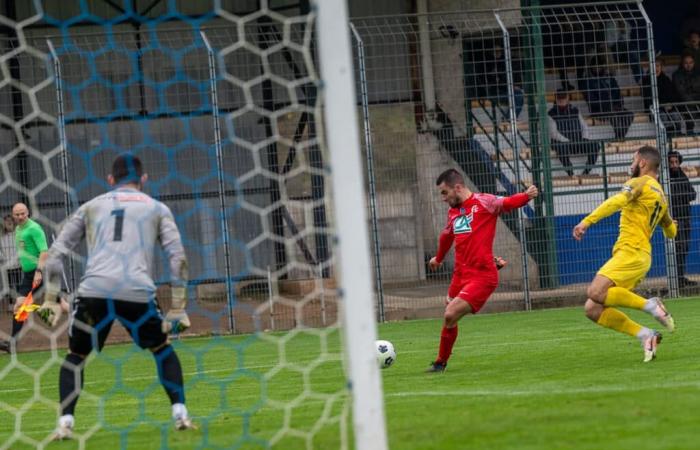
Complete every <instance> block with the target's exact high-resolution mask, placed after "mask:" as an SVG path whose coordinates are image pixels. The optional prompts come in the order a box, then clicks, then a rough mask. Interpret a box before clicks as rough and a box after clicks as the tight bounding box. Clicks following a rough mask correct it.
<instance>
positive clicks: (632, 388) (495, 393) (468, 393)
mask: <svg viewBox="0 0 700 450" xmlns="http://www.w3.org/2000/svg"><path fill="white" fill-rule="evenodd" d="M684 387H693V388H697V389H700V382H697V381H696V382H687V383H660V384H648V385H642V386H640V385H628V386H622V385H617V386H589V387H584V388H571V389H530V390H507V389H502V390H496V389H493V390H484V389H475V390H459V391H454V390H452V391H415V392H385V393H384V396H385V397H486V396H489V397H527V396H533V395H569V394H598V393H601V394H602V393H607V392H636V391H648V390H655V389H663V388H667V389H673V388H684Z"/></svg>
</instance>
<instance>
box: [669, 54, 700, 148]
mask: <svg viewBox="0 0 700 450" xmlns="http://www.w3.org/2000/svg"><path fill="white" fill-rule="evenodd" d="M673 85H674V86H675V87H676V91H678V96H679V97H680V101H681V102H696V101H700V73H699V72H698V70H697V67H696V66H695V58H694V57H693V55H692V54H691V53H687V52H686V53H683V55H682V56H681V65H680V66H679V67H678V70H676V71H675V72H673ZM683 117H684V119H685V132H686V133H687V134H691V133H692V132H693V129H694V128H695V117H693V108H692V106H686V107H684V112H683Z"/></svg>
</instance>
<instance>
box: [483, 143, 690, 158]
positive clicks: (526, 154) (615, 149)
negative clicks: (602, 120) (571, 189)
mask: <svg viewBox="0 0 700 450" xmlns="http://www.w3.org/2000/svg"><path fill="white" fill-rule="evenodd" d="M698 144H699V145H700V139H699V140H698ZM645 145H650V146H652V147H655V146H656V139H632V140H628V141H612V142H606V143H605V153H606V154H608V155H614V154H618V153H634V152H636V151H637V149H639V147H642V146H645ZM685 148H687V147H685ZM549 156H550V157H551V158H557V154H556V152H555V151H554V150H550V152H549ZM531 157H532V151H531V149H530V148H529V147H523V148H521V149H520V159H524V160H528V159H530V158H531ZM491 159H492V160H494V161H496V160H497V159H500V160H501V161H512V160H513V149H511V148H502V149H499V150H498V152H494V153H493V154H491Z"/></svg>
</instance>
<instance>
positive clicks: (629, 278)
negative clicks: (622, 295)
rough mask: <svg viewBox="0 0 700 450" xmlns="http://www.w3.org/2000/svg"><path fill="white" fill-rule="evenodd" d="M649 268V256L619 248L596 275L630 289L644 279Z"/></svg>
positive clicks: (644, 253)
mask: <svg viewBox="0 0 700 450" xmlns="http://www.w3.org/2000/svg"><path fill="white" fill-rule="evenodd" d="M650 268H651V255H650V254H648V253H647V252H643V251H639V250H634V249H631V248H620V249H617V250H615V251H614V252H613V255H612V258H610V259H609V260H608V262H606V263H605V264H603V267H601V268H600V270H599V271H598V275H602V276H604V277H606V278H609V279H610V280H612V281H613V283H615V285H616V286H619V287H621V288H625V289H632V288H634V287H635V286H637V285H638V284H639V282H640V281H642V280H643V279H644V277H645V276H646V274H647V272H649V269H650Z"/></svg>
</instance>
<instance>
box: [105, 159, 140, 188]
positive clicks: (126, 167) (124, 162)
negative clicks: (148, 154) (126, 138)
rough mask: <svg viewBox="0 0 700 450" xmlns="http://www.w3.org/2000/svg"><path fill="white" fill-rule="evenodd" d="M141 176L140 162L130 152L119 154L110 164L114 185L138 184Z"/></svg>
mask: <svg viewBox="0 0 700 450" xmlns="http://www.w3.org/2000/svg"><path fill="white" fill-rule="evenodd" d="M142 175H143V165H142V164H141V160H140V159H139V158H138V156H136V155H134V154H133V153H131V152H125V153H121V154H120V155H118V156H117V157H116V158H115V159H114V162H113V163H112V176H113V177H114V181H115V183H118V184H119V183H138V182H139V181H140V180H141V176H142Z"/></svg>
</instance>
